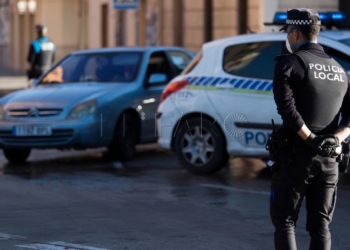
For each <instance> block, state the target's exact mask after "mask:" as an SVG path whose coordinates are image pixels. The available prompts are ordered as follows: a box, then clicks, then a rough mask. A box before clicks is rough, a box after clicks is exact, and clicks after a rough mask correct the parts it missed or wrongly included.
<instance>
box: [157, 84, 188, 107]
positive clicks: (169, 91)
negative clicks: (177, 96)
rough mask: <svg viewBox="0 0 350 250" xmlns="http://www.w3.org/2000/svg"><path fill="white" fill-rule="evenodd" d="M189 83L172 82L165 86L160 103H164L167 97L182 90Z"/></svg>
mask: <svg viewBox="0 0 350 250" xmlns="http://www.w3.org/2000/svg"><path fill="white" fill-rule="evenodd" d="M189 83H190V82H189V81H187V80H182V81H176V82H172V83H170V84H169V85H167V86H166V87H165V89H164V90H163V93H162V96H161V98H160V102H162V101H164V100H165V99H166V98H167V97H168V96H170V95H171V94H174V93H175V92H177V91H179V90H181V89H183V88H184V87H186V86H187V85H188V84H189Z"/></svg>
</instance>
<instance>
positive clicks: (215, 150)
mask: <svg viewBox="0 0 350 250" xmlns="http://www.w3.org/2000/svg"><path fill="white" fill-rule="evenodd" d="M175 149H176V153H177V156H178V158H179V160H180V163H181V164H182V166H184V167H185V168H186V169H187V170H189V171H190V172H192V173H194V174H211V173H214V172H217V171H219V170H220V169H221V168H223V167H224V166H225V165H226V164H225V163H226V162H227V160H226V159H228V158H227V156H228V155H227V153H226V148H225V138H224V136H223V134H222V132H221V130H220V129H219V128H218V127H217V126H215V124H213V123H212V122H211V121H209V119H206V118H191V119H189V120H187V121H186V122H184V123H182V125H181V126H180V127H179V130H178V132H177V134H176V137H175Z"/></svg>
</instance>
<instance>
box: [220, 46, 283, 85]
mask: <svg viewBox="0 0 350 250" xmlns="http://www.w3.org/2000/svg"><path fill="white" fill-rule="evenodd" d="M283 45H284V44H283V42H257V43H245V44H238V45H233V46H229V47H227V48H226V49H225V51H224V57H223V58H224V60H223V69H224V71H225V72H226V73H228V74H231V75H236V76H243V77H250V78H259V79H272V78H273V71H274V67H275V61H274V59H275V57H276V56H278V55H280V54H281V51H282V46H283Z"/></svg>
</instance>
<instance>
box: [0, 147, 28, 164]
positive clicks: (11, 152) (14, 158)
mask: <svg viewBox="0 0 350 250" xmlns="http://www.w3.org/2000/svg"><path fill="white" fill-rule="evenodd" d="M30 151H31V149H3V152H4V155H5V157H6V159H7V160H8V161H9V162H10V163H15V164H18V163H24V162H26V161H27V159H28V157H29V155H30Z"/></svg>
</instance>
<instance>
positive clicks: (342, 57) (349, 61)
mask: <svg viewBox="0 0 350 250" xmlns="http://www.w3.org/2000/svg"><path fill="white" fill-rule="evenodd" d="M322 47H323V49H324V52H326V54H327V55H329V56H330V57H332V58H333V59H334V60H336V61H337V62H338V63H339V64H340V65H341V66H342V67H343V68H344V69H345V70H346V71H350V57H349V56H348V55H346V54H344V53H343V52H340V51H339V50H336V49H333V48H331V47H328V46H326V45H322Z"/></svg>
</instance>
